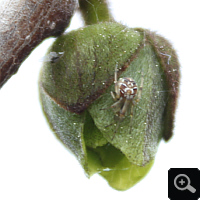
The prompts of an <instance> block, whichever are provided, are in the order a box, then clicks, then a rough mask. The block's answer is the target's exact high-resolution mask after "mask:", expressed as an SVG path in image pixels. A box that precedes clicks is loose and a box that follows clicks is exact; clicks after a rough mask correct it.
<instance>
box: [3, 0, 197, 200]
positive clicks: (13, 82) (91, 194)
mask: <svg viewBox="0 0 200 200" xmlns="http://www.w3.org/2000/svg"><path fill="white" fill-rule="evenodd" d="M109 2H110V4H109V5H110V9H111V11H112V14H113V16H114V18H115V19H116V20H117V21H118V22H121V23H123V24H125V25H127V26H129V27H143V28H149V29H151V30H152V31H157V33H159V34H161V35H163V36H164V37H166V38H168V39H169V40H170V41H171V42H172V44H173V46H174V48H175V49H176V50H177V53H178V55H179V59H180V64H181V74H182V78H181V90H180V98H179V104H178V109H177V113H176V123H175V129H174V136H173V138H172V139H171V140H170V141H169V142H168V143H165V142H164V141H162V142H161V143H160V145H159V149H158V153H157V155H156V159H155V164H154V166H153V167H152V169H151V171H150V172H149V174H148V175H147V176H146V177H145V178H144V179H143V180H142V181H140V182H139V183H138V184H137V185H135V186H134V187H133V188H131V189H129V190H127V191H125V192H119V191H116V190H114V189H112V188H111V187H109V185H108V184H107V182H106V181H105V180H104V179H102V178H101V177H100V176H99V175H94V176H93V177H91V179H90V180H89V179H87V178H86V176H85V174H84V172H83V170H82V168H81V166H80V165H79V163H78V161H77V160H76V158H75V157H74V156H73V155H72V154H71V153H69V152H68V150H67V149H66V148H65V147H64V146H63V145H62V144H61V143H60V142H59V141H58V140H57V139H56V137H55V136H54V134H53V133H52V131H51V130H50V128H49V127H48V125H47V122H46V119H45V117H44V116H43V113H42V110H41V106H40V104H39V97H38V77H39V72H40V68H41V65H42V62H41V60H42V58H43V57H44V55H45V52H46V49H47V48H48V46H49V45H50V43H51V42H52V41H53V39H49V40H46V41H44V42H43V43H42V44H41V45H40V46H38V48H36V50H34V51H33V52H32V54H31V55H30V56H29V57H28V59H27V60H26V61H25V62H24V63H23V64H22V66H21V67H20V69H19V71H18V73H17V75H14V76H13V77H12V78H11V79H10V80H9V81H8V82H7V83H6V85H4V86H3V88H2V89H1V90H0V199H2V200H8V199H9V200H11V199H12V200H13V199H20V200H32V199H33V200H36V199H37V200H44V199H48V200H55V199H58V200H64V199H76V198H87V199H88V200H93V199H95V200H100V199H101V200H102V199H111V198H112V199H115V200H121V199H138V200H144V199H155V200H157V199H159V200H161V199H162V200H165V199H168V197H167V184H168V179H167V174H168V169H169V168H172V167H181V168H182V167H192V168H194V167H199V168H200V159H199V151H200V147H199V139H200V126H199V124H200V122H199V113H200V103H199V102H200V95H199V74H200V28H199V19H200V11H199V1H198V0H190V1H183V0H168V1H162V0H140V1H133V0H123V1H122V0H109ZM133 2H135V3H133ZM186 2H187V3H186ZM82 25H83V24H82V22H81V20H80V15H79V14H76V15H75V16H74V18H73V20H72V22H71V27H70V29H75V28H78V27H80V26H82Z"/></svg>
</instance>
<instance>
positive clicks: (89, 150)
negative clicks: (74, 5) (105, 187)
mask: <svg viewBox="0 0 200 200" xmlns="http://www.w3.org/2000/svg"><path fill="white" fill-rule="evenodd" d="M50 54H51V55H54V56H53V57H52V59H51V62H45V63H44V66H43V68H42V71H41V76H40V82H39V88H40V97H41V102H42V106H43V110H44V113H45V115H46V117H47V119H48V122H49V124H50V126H51V127H52V129H53V130H54V132H55V133H56V135H57V136H58V138H59V139H60V140H61V141H62V142H63V143H64V144H65V145H66V146H67V147H68V148H69V149H70V150H71V151H72V152H73V153H74V155H75V156H76V157H77V159H78V160H79V162H80V163H81V165H82V166H83V168H84V170H85V172H86V174H87V175H88V177H90V176H91V175H92V174H94V173H99V174H100V175H101V176H103V177H104V178H105V179H106V180H107V181H108V182H109V184H110V185H111V186H112V187H113V188H115V189H118V190H126V189H128V188H130V187H132V186H133V185H134V184H135V183H137V182H138V181H139V180H140V179H141V178H143V177H144V176H145V175H146V174H147V172H148V171H149V169H150V168H151V166H152V164H153V161H154V158H155V154H156V151H157V148H158V144H159V141H160V140H161V138H164V139H165V140H168V139H169V138H170V137H171V135H172V130H173V121H174V112H175V108H176V101H177V94H178V84H179V65H178V61H177V58H176V54H175V51H174V50H173V48H172V47H171V45H170V44H169V42H168V41H166V40H165V39H164V38H162V37H160V36H158V35H156V34H155V33H153V32H150V31H148V30H143V29H131V28H127V27H125V26H123V25H121V24H118V23H100V24H96V25H91V26H87V27H85V28H81V29H79V30H76V31H72V32H70V33H67V34H66V35H63V36H61V37H59V38H58V39H57V40H56V41H55V42H54V44H53V45H52V47H51V48H50V49H49V51H48V53H47V55H50ZM116 69H117V70H116ZM116 76H117V79H119V78H123V77H131V78H133V79H134V80H135V82H136V84H137V86H138V91H137V94H138V96H139V99H138V96H137V95H136V96H135V97H134V98H133V100H134V101H133V103H134V106H133V105H132V102H131V103H130V104H129V105H127V106H126V109H125V116H122V113H123V112H121V111H122V110H121V109H122V107H123V106H124V104H125V101H123V102H122V103H119V106H116V107H115V106H114V109H113V108H111V106H112V105H113V104H114V103H115V102H117V101H119V98H118V99H116V101H115V100H114V99H113V98H112V96H111V91H113V93H112V94H113V95H116V94H115V93H114V92H115V90H116V87H115V84H114V79H115V78H116ZM141 91H142V92H141ZM140 96H141V98H140ZM127 98H128V97H126V98H125V97H124V99H125V100H126V99H127ZM137 100H138V101H137ZM118 111H119V112H118ZM131 114H132V115H131Z"/></svg>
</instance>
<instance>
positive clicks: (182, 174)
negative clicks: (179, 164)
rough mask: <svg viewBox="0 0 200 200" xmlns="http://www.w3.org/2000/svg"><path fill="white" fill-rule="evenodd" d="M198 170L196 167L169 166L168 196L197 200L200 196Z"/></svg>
mask: <svg viewBox="0 0 200 200" xmlns="http://www.w3.org/2000/svg"><path fill="white" fill-rule="evenodd" d="M199 185H200V171H199V169H197V168H171V169H170V170H169V171H168V197H169V199H171V200H179V199H181V200H188V199H190V200H197V199H199V197H200V187H199Z"/></svg>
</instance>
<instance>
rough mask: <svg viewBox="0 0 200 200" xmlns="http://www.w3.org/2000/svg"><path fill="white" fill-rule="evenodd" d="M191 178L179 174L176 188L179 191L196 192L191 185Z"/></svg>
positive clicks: (176, 179) (175, 184)
mask: <svg viewBox="0 0 200 200" xmlns="http://www.w3.org/2000/svg"><path fill="white" fill-rule="evenodd" d="M190 183H191V181H190V178H189V177H188V176H187V175H186V174H179V175H177V176H176V177H175V179H174V186H175V187H176V188H177V189H178V190H189V191H190V192H192V193H195V192H196V189H195V188H194V187H192V186H191V185H190Z"/></svg>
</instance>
